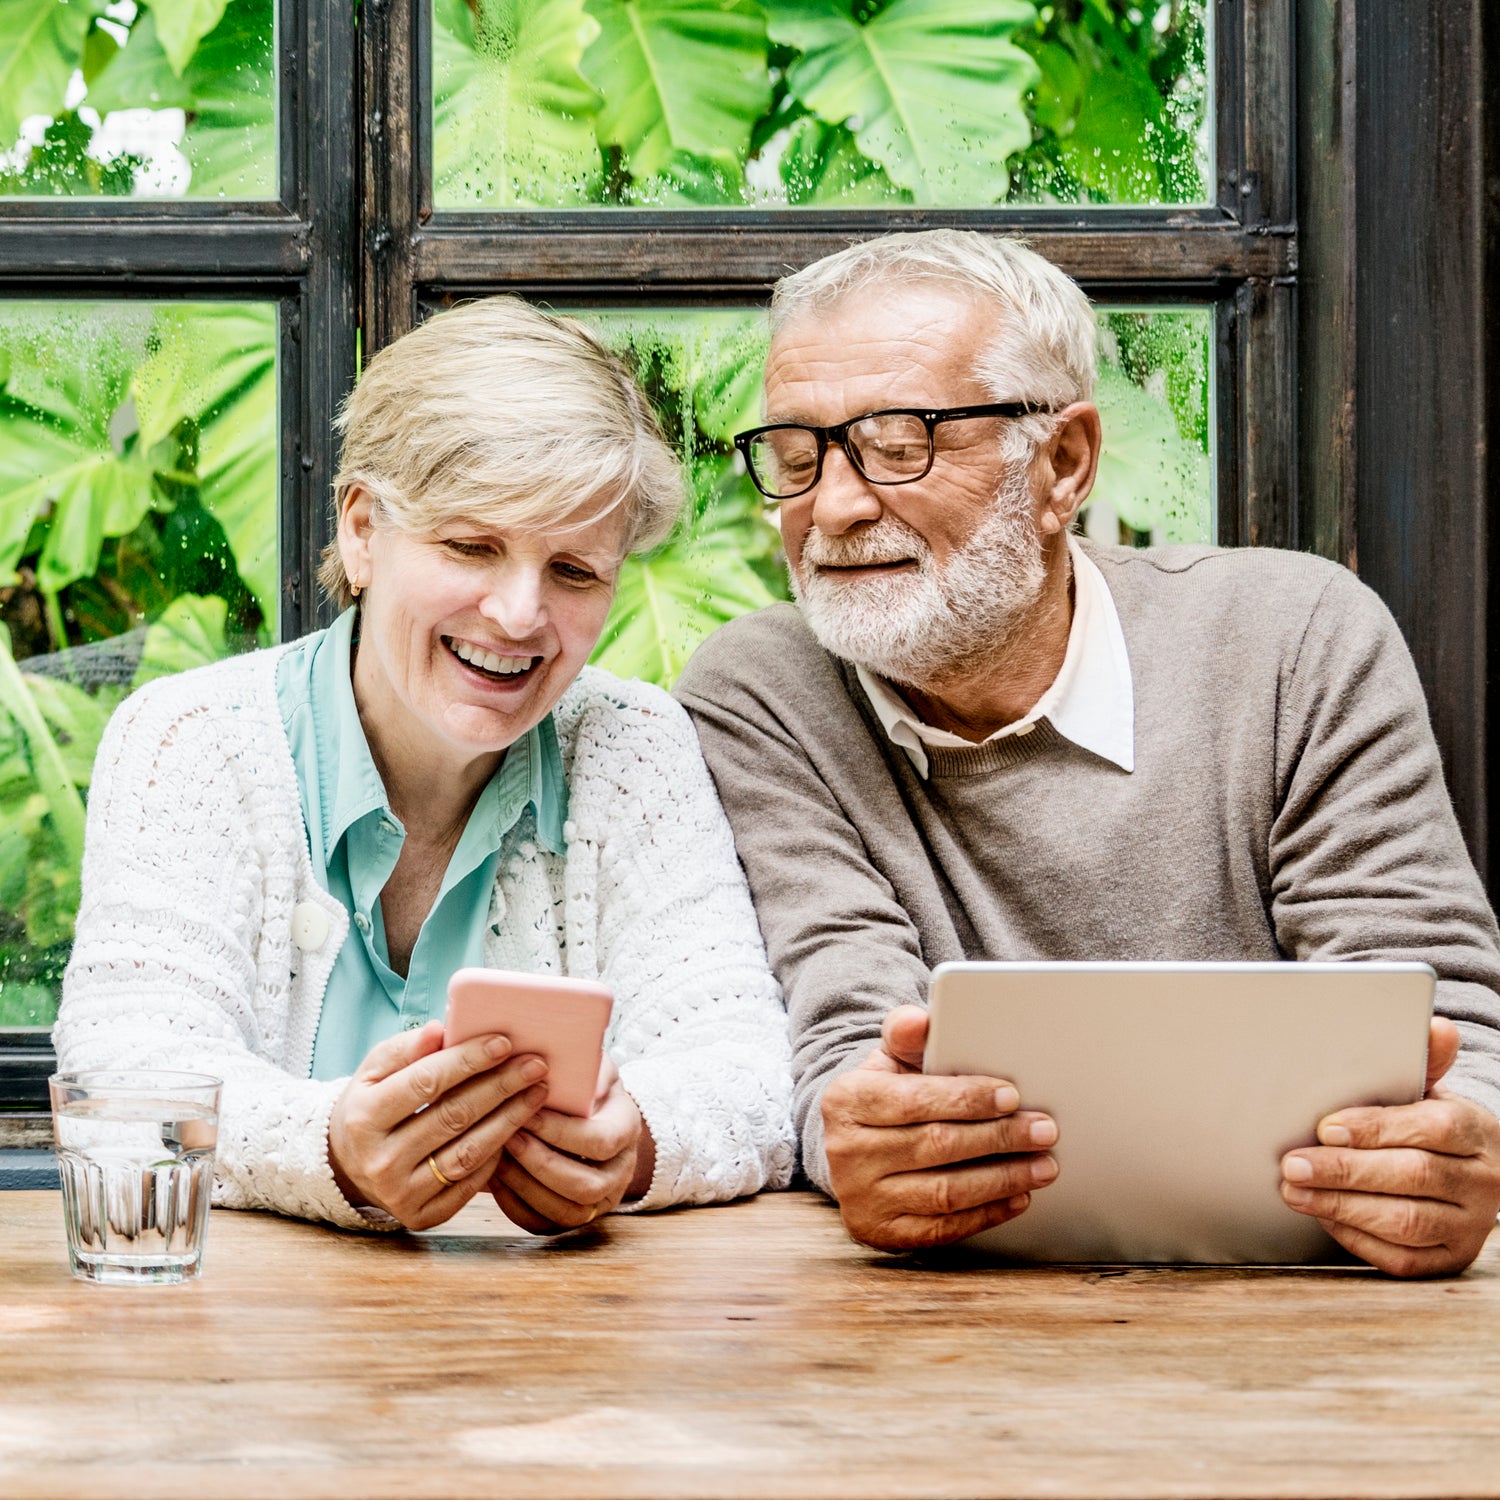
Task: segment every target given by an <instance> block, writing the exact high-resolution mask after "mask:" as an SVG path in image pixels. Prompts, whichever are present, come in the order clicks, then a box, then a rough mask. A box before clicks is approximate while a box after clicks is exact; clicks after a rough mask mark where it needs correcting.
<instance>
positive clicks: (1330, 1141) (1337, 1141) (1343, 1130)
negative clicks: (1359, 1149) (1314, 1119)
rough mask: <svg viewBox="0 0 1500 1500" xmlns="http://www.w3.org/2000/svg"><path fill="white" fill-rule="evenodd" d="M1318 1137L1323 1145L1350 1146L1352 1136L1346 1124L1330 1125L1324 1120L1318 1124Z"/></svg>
mask: <svg viewBox="0 0 1500 1500" xmlns="http://www.w3.org/2000/svg"><path fill="white" fill-rule="evenodd" d="M1318 1139H1319V1140H1320V1141H1322V1143H1323V1144H1324V1145H1325V1146H1350V1145H1353V1144H1354V1136H1353V1134H1352V1133H1351V1131H1350V1129H1349V1127H1348V1126H1347V1125H1330V1124H1329V1123H1328V1122H1327V1121H1326V1120H1325V1121H1324V1122H1323V1123H1322V1124H1321V1125H1319V1126H1318Z"/></svg>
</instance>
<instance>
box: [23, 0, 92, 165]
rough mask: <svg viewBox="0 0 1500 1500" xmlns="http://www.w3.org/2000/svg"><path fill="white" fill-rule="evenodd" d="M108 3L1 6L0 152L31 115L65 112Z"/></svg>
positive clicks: (75, 0)
mask: <svg viewBox="0 0 1500 1500" xmlns="http://www.w3.org/2000/svg"><path fill="white" fill-rule="evenodd" d="M103 8H104V0H71V3H69V4H66V5H60V4H59V3H58V0H0V150H3V149H5V148H7V147H9V145H10V143H11V142H12V141H14V140H15V138H16V136H17V134H18V133H19V132H20V129H21V121H22V120H24V119H25V118H26V117H27V116H28V115H50V114H54V113H56V112H57V111H58V110H59V109H61V108H62V102H63V95H64V94H65V93H66V91H67V87H68V80H69V79H70V78H71V77H72V76H73V70H74V69H75V68H77V67H79V66H80V65H81V64H82V62H83V43H84V37H85V36H86V35H87V33H88V29H89V27H90V25H91V24H92V23H93V19H94V16H95V14H96V13H97V12H98V11H101V10H103Z"/></svg>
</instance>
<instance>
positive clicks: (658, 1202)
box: [615, 1061, 685, 1214]
mask: <svg viewBox="0 0 1500 1500" xmlns="http://www.w3.org/2000/svg"><path fill="white" fill-rule="evenodd" d="M620 1084H621V1087H622V1088H624V1090H625V1092H626V1093H627V1094H629V1095H630V1097H631V1098H632V1099H633V1100H634V1101H635V1107H636V1108H637V1109H638V1110H640V1112H641V1121H642V1123H643V1124H644V1125H645V1127H646V1129H647V1130H649V1131H650V1132H651V1143H652V1145H653V1147H654V1148H655V1151H656V1160H655V1162H654V1163H653V1165H652V1168H651V1183H650V1186H649V1187H647V1189H646V1191H645V1192H644V1193H643V1194H642V1195H641V1196H640V1197H639V1198H627V1199H626V1200H625V1201H624V1202H623V1203H621V1204H620V1206H619V1207H618V1208H616V1209H615V1212H616V1213H617V1214H638V1213H649V1212H650V1211H651V1210H652V1209H657V1208H669V1207H671V1205H672V1204H674V1203H677V1202H680V1201H681V1198H680V1196H679V1195H677V1194H675V1193H674V1192H673V1191H672V1189H673V1186H674V1184H675V1183H676V1181H677V1178H678V1176H679V1175H680V1173H681V1170H682V1166H683V1156H684V1154H685V1152H684V1148H683V1145H682V1143H681V1141H680V1140H678V1139H677V1138H676V1136H675V1133H674V1132H673V1129H672V1125H673V1120H672V1111H671V1108H670V1105H669V1104H668V1102H667V1101H666V1100H665V1099H663V1098H662V1097H661V1095H660V1094H659V1093H658V1092H657V1091H656V1090H655V1089H653V1088H652V1086H651V1078H650V1072H649V1066H648V1065H647V1064H644V1063H643V1062H639V1061H637V1062H628V1063H624V1064H622V1065H621V1067H620Z"/></svg>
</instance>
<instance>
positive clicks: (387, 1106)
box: [328, 1021, 547, 1229]
mask: <svg viewBox="0 0 1500 1500" xmlns="http://www.w3.org/2000/svg"><path fill="white" fill-rule="evenodd" d="M510 1052H511V1045H510V1042H509V1041H508V1040H507V1039H506V1038H505V1037H503V1036H480V1037H475V1038H474V1039H473V1040H472V1041H467V1042H464V1043H462V1044H461V1045H460V1046H457V1047H444V1046H443V1027H442V1023H441V1022H440V1021H429V1022H428V1023H427V1024H426V1025H425V1026H424V1027H422V1028H421V1030H420V1031H401V1032H397V1034H396V1035H395V1036H392V1037H387V1038H386V1040H385V1041H383V1042H377V1043H376V1044H375V1046H373V1047H372V1048H371V1049H370V1052H369V1055H368V1056H367V1057H366V1058H365V1060H364V1061H363V1062H362V1063H361V1064H360V1065H359V1069H358V1071H357V1072H356V1073H355V1075H354V1077H353V1078H351V1079H350V1080H349V1083H348V1085H347V1086H346V1088H345V1089H344V1092H343V1093H342V1094H340V1095H339V1097H338V1100H337V1101H336V1102H335V1104H334V1106H333V1113H332V1115H330V1117H329V1120H328V1164H329V1166H330V1167H331V1168H332V1169H333V1175H334V1179H335V1181H337V1183H338V1185H339V1191H340V1192H341V1193H343V1195H344V1197H345V1198H346V1199H347V1200H348V1201H349V1202H350V1203H351V1204H367V1205H369V1206H370V1207H372V1208H382V1209H384V1210H385V1211H386V1212H387V1213H389V1214H393V1215H394V1216H395V1217H396V1218H398V1219H399V1220H400V1221H401V1222H402V1223H403V1224H404V1225H405V1226H406V1227H407V1228H408V1229H431V1228H432V1226H433V1225H434V1224H442V1223H444V1222H446V1221H447V1220H448V1219H451V1218H452V1217H453V1215H454V1214H456V1213H457V1212H458V1211H459V1209H461V1208H462V1207H463V1206H464V1204H465V1203H467V1202H468V1201H469V1199H470V1198H472V1197H473V1196H474V1194H475V1193H477V1192H478V1191H479V1190H480V1189H481V1188H482V1187H484V1185H485V1183H486V1182H487V1181H488V1180H489V1176H490V1173H491V1172H493V1171H494V1170H495V1164H496V1162H497V1161H498V1160H499V1158H500V1152H501V1151H502V1150H503V1149H504V1147H505V1143H506V1142H507V1141H508V1140H510V1138H511V1136H512V1135H513V1134H514V1133H515V1132H516V1130H518V1129H519V1128H520V1127H521V1126H522V1125H525V1124H526V1123H527V1122H528V1121H529V1120H530V1119H531V1118H532V1116H533V1115H535V1114H536V1112H537V1110H538V1109H540V1108H541V1104H542V1100H543V1099H544V1098H545V1097H546V1094H547V1088H546V1084H545V1082H544V1081H543V1080H544V1079H545V1078H546V1074H547V1065H546V1064H545V1063H544V1062H543V1061H542V1059H541V1058H539V1057H536V1056H534V1055H530V1054H527V1055H523V1056H520V1057H514V1058H513V1057H511V1056H510ZM429 1158H430V1159H431V1161H432V1162H433V1163H435V1164H436V1166H437V1172H441V1173H442V1174H443V1176H444V1177H445V1178H446V1179H447V1185H446V1186H445V1185H444V1184H443V1183H442V1182H440V1181H439V1180H438V1176H437V1172H434V1171H433V1169H432V1167H431V1166H430V1165H429V1164H428V1163H429Z"/></svg>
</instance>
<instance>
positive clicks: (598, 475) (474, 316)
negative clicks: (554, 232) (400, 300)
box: [318, 296, 685, 609]
mask: <svg viewBox="0 0 1500 1500" xmlns="http://www.w3.org/2000/svg"><path fill="white" fill-rule="evenodd" d="M337 427H338V430H339V431H340V432H341V433H342V435H343V447H342V450H341V452H340V455H339V471H338V475H337V476H336V478H335V479H334V481H333V505H334V519H335V524H337V518H338V516H339V513H340V511H341V510H342V509H343V504H344V500H345V497H346V496H347V495H348V493H349V491H350V489H351V488H353V487H354V486H355V485H359V486H360V487H361V488H363V489H364V490H365V491H366V492H367V493H368V494H369V495H370V497H371V499H372V501H373V502H374V511H375V515H376V519H377V522H378V523H383V524H385V525H389V526H393V527H395V528H397V529H398V530H401V531H405V532H412V533H424V532H430V531H433V530H434V529H436V528H437V527H438V526H441V525H443V524H444V523H445V522H448V521H452V520H455V519H457V518H459V517H462V518H464V519H466V520H473V521H479V522H482V523H485V524H488V525H491V526H494V527H495V528H496V529H497V530H503V529H513V530H522V531H527V530H541V529H548V530H552V529H557V530H568V529H571V528H572V527H574V526H583V525H586V524H588V523H589V522H590V521H594V520H597V519H598V518H599V517H601V516H603V515H605V514H607V513H608V512H610V511H613V510H620V511H621V512H623V514H624V517H625V522H626V526H625V539H626V540H625V545H626V550H627V551H631V552H637V551H644V550H647V549H649V548H651V547H654V546H656V545H658V544H659V543H660V542H663V541H665V540H666V538H667V537H668V536H669V535H670V534H671V532H672V529H673V527H674V526H675V525H676V523H677V519H678V517H679V515H680V514H681V511H682V505H683V499H684V495H685V490H684V485H683V477H682V466H681V465H680V464H679V462H678V460H677V458H676V456H675V455H674V454H673V452H672V450H671V449H670V448H669V447H668V446H667V444H666V442H665V440H664V439H663V437H662V435H661V429H660V428H659V427H658V426H657V423H656V418H655V416H654V415H653V414H652V411H651V408H650V407H649V406H648V405H647V403H646V400H645V398H644V397H643V396H642V395H641V392H640V391H639V389H638V388H637V387H636V384H635V381H634V380H633V379H632V377H631V374H630V371H629V369H628V368H627V367H626V366H625V365H624V364H623V363H622V362H621V361H620V360H619V359H618V358H616V356H615V355H613V354H611V353H610V352H609V350H608V349H606V348H605V347H604V345H603V344H601V343H600V342H599V340H598V339H597V338H595V336H594V335H593V334H592V333H590V332H589V330H588V329H587V328H585V327H584V326H583V325H582V324H581V323H576V322H574V321H573V319H571V318H563V317H558V316H557V315H555V314H553V313H547V312H543V311H542V310H541V309H540V308H536V307H533V306H531V305H530V304H529V303H526V302H523V301H522V300H521V299H520V298H519V297H511V296H505V297H489V298H486V299H485V300H483V301H480V302H470V303H466V304H464V305H463V306H460V307H455V308H452V309H450V310H449V311H447V312H443V313H439V314H438V315H437V316H436V317H434V318H429V319H428V320H427V322H425V323H423V324H421V325H420V326H419V327H417V328H414V329H412V331H411V332H410V333H408V334H405V335H404V336H403V337H401V338H399V339H397V340H396V341H395V342H394V343H393V344H390V345H388V346H387V347H386V348H384V349H382V350H381V351H380V353H379V354H377V355H376V356H375V357H374V359H372V360H371V361H370V362H369V364H368V365H366V366H365V370H364V374H363V375H362V376H361V377H360V381H359V384H358V385H357V386H356V387H355V388H354V390H353V392H352V393H351V394H350V396H349V398H348V400H347V401H345V403H344V406H343V409H342V411H341V412H340V413H339V417H338V422H337ZM318 581H319V582H320V583H321V584H322V585H323V587H324V589H325V590H327V592H328V594H329V595H330V597H332V598H333V599H334V601H335V602H336V603H337V604H338V606H339V608H341V609H343V608H346V607H347V606H348V605H349V604H350V603H351V602H352V600H353V597H354V595H353V591H352V589H351V588H350V586H349V579H348V575H347V574H346V573H345V572H344V560H343V557H342V556H341V555H340V553H339V549H338V543H337V541H335V542H333V543H332V544H330V545H329V546H328V547H326V548H325V549H324V551H323V562H322V566H321V567H320V568H319V570H318Z"/></svg>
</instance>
